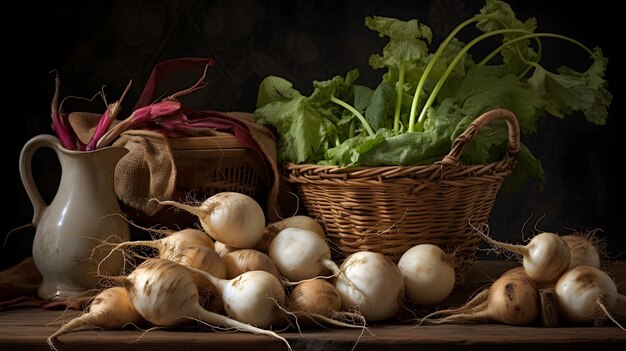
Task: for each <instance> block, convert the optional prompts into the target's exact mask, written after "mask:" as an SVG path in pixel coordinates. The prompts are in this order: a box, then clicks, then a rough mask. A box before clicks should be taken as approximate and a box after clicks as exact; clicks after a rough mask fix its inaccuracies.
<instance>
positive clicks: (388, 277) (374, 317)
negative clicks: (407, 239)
mask: <svg viewBox="0 0 626 351" xmlns="http://www.w3.org/2000/svg"><path fill="white" fill-rule="evenodd" d="M277 238H278V237H277ZM335 287H336V288H337V291H339V295H340V296H341V305H342V308H343V309H344V310H351V309H355V310H357V311H358V312H359V313H361V314H362V315H363V317H365V320H367V321H368V322H374V321H380V320H384V319H388V318H391V317H393V316H395V315H396V313H397V312H398V310H399V309H400V307H401V306H402V304H403V303H404V280H403V278H402V273H401V272H400V269H399V268H398V266H397V265H396V264H395V263H393V262H392V261H391V260H390V259H389V258H387V257H385V256H383V255H382V254H380V253H377V252H369V251H362V252H356V253H354V254H352V255H350V256H349V257H348V258H346V260H345V261H344V262H343V264H342V265H341V268H340V273H339V274H338V275H337V278H336V282H335Z"/></svg>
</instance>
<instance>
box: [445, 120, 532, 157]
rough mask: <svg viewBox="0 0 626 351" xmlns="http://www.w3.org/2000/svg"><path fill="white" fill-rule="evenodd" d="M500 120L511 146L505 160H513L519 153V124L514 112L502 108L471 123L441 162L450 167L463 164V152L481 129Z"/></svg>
mask: <svg viewBox="0 0 626 351" xmlns="http://www.w3.org/2000/svg"><path fill="white" fill-rule="evenodd" d="M498 119H502V120H504V121H505V122H506V125H507V128H508V130H509V146H508V149H507V156H508V157H506V156H505V158H506V159H507V160H510V159H513V156H515V155H517V153H518V152H519V145H520V141H519V123H518V122H517V117H515V114H513V112H511V111H509V110H505V109H501V108H500V109H495V110H491V111H489V112H485V113H483V114H482V115H480V116H478V118H476V119H475V120H474V121H473V122H472V123H470V125H469V126H467V129H465V131H464V132H463V133H461V135H459V136H458V137H457V138H456V139H454V142H453V143H452V149H451V150H450V152H449V153H448V154H447V155H446V157H444V158H443V160H441V162H442V163H444V164H448V165H454V166H456V165H459V164H460V163H461V161H460V159H461V154H462V153H463V150H465V147H467V145H468V144H469V143H470V142H471V141H472V140H473V139H474V137H475V136H476V135H477V134H478V132H480V129H481V128H482V127H483V126H485V125H486V124H488V123H490V122H491V121H494V120H498Z"/></svg>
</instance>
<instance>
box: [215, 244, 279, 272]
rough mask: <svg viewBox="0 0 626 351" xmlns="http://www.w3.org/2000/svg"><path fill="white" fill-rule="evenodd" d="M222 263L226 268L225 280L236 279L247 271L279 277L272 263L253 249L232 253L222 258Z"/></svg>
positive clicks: (268, 258)
mask: <svg viewBox="0 0 626 351" xmlns="http://www.w3.org/2000/svg"><path fill="white" fill-rule="evenodd" d="M223 261H224V265H225V267H226V277H225V278H226V279H233V278H236V277H238V276H239V275H241V274H243V273H245V272H249V271H266V272H268V273H271V274H272V275H274V276H276V277H277V278H278V277H279V273H278V268H277V267H276V264H275V263H274V261H272V259H271V258H270V257H269V256H268V255H266V254H264V253H263V252H261V251H257V250H253V249H242V250H237V251H233V252H231V253H229V254H227V255H226V256H224V257H223ZM209 273H210V272H209ZM218 278H224V277H218Z"/></svg>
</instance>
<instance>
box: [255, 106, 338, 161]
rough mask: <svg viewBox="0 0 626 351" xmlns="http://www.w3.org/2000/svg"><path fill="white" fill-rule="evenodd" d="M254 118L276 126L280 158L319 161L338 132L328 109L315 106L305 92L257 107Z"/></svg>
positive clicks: (284, 159) (260, 122) (262, 122)
mask: <svg viewBox="0 0 626 351" xmlns="http://www.w3.org/2000/svg"><path fill="white" fill-rule="evenodd" d="M254 118H255V121H256V122H257V123H259V124H269V125H272V126H274V127H275V128H276V130H277V132H278V134H279V135H280V139H279V142H278V150H277V151H278V160H279V162H286V161H291V162H295V163H303V162H306V163H316V162H317V161H318V160H320V159H322V158H323V157H324V152H325V151H326V149H327V148H328V146H329V144H330V143H331V142H332V140H331V138H332V136H333V135H335V134H336V127H335V125H334V124H333V123H332V122H331V121H329V120H328V119H327V118H326V117H325V112H324V110H323V109H320V108H319V107H316V106H313V105H311V104H310V102H309V101H308V100H307V98H305V97H303V96H299V97H296V98H294V99H292V100H290V101H277V102H272V103H269V104H266V105H264V106H262V107H260V108H258V109H256V110H255V111H254Z"/></svg>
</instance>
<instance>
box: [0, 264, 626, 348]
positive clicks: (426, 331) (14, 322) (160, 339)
mask: <svg viewBox="0 0 626 351" xmlns="http://www.w3.org/2000/svg"><path fill="white" fill-rule="evenodd" d="M511 265H512V263H510V262H501V261H480V262H479V263H478V264H477V265H476V267H475V268H474V269H473V270H472V272H471V273H470V275H469V276H468V278H467V283H466V284H464V285H463V286H462V287H461V288H459V289H457V290H456V291H455V292H454V293H453V294H452V295H451V297H450V298H449V299H448V300H447V301H446V303H445V304H446V305H453V306H456V305H458V304H461V303H462V302H464V301H465V300H466V299H467V297H468V296H469V295H470V294H471V293H472V292H474V291H475V290H476V289H478V288H479V287H482V286H484V285H485V284H487V283H489V282H490V281H491V279H492V277H497V276H498V275H499V274H501V273H502V272H503V271H504V270H506V269H508V268H511V267H512V266H511ZM608 270H609V271H610V272H612V273H613V274H614V276H615V278H616V281H617V282H618V283H620V282H624V281H625V280H626V279H625V278H626V274H625V273H626V261H620V262H618V263H617V264H614V265H612V266H611V267H608ZM624 285H626V284H620V288H619V289H620V292H621V293H624V289H625V286H624ZM78 313H79V312H78V311H67V312H65V313H64V312H62V311H45V310H41V309H24V310H13V311H5V312H0V350H2V351H4V350H7V351H8V350H48V349H49V347H48V345H47V344H46V339H47V337H48V336H49V335H50V334H52V333H53V332H55V331H56V330H57V329H58V328H59V325H60V324H59V323H60V321H65V320H68V319H69V318H70V317H72V316H75V315H77V314H78ZM369 331H370V332H371V333H372V334H374V335H370V334H368V333H367V332H366V333H363V334H362V333H361V330H359V329H338V328H333V329H322V328H318V329H307V330H303V331H302V334H300V333H298V332H297V331H293V330H291V329H290V330H289V331H283V332H280V335H281V336H283V337H285V338H286V339H287V340H288V341H289V343H290V344H291V346H292V348H293V350H307V351H317V350H351V349H353V347H355V345H356V348H355V350H448V349H452V350H507V351H510V350H543V349H546V350H551V351H552V350H589V349H590V348H591V347H596V348H597V349H598V350H602V351H605V350H626V332H625V331H622V330H621V329H619V328H617V327H615V326H613V325H612V323H610V322H607V323H605V326H602V327H594V326H579V325H567V326H560V327H557V328H548V327H541V326H538V325H534V326H528V327H513V326H507V325H500V324H470V325H438V326H434V325H422V326H415V325H413V324H411V323H401V322H395V321H389V322H385V323H382V324H381V323H375V324H371V325H370V326H369ZM55 346H56V347H57V348H58V350H89V351H97V350H107V351H110V350H167V351H175V350H184V351H191V350H203V351H212V350H258V351H264V350H286V349H287V347H286V345H285V344H284V343H282V342H280V341H277V340H273V339H271V338H269V337H266V336H258V335H252V334H248V333H242V332H224V331H219V332H216V331H211V330H204V331H203V330H200V329H199V328H192V329H186V330H185V329H175V330H173V329H170V330H165V329H159V330H150V331H138V330H136V329H132V328H131V329H128V330H116V331H107V330H97V331H94V330H91V331H81V332H72V333H69V334H65V335H62V336H61V337H60V338H59V339H58V341H57V342H55Z"/></svg>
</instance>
